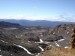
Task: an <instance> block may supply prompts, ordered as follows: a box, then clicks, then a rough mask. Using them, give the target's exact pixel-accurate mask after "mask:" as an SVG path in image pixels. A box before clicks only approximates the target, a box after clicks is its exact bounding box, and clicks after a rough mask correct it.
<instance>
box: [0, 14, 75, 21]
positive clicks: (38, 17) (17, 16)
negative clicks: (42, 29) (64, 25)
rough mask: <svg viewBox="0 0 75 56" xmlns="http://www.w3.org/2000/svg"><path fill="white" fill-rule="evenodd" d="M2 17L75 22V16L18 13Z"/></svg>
mask: <svg viewBox="0 0 75 56" xmlns="http://www.w3.org/2000/svg"><path fill="white" fill-rule="evenodd" d="M0 19H17V20H20V19H27V20H49V21H63V22H75V17H57V18H48V17H44V16H43V17H42V16H34V15H16V16H0Z"/></svg>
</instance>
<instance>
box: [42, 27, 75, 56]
mask: <svg viewBox="0 0 75 56" xmlns="http://www.w3.org/2000/svg"><path fill="white" fill-rule="evenodd" d="M41 56H75V28H74V29H73V34H72V37H71V40H70V43H69V47H68V48H61V47H54V46H48V47H47V48H46V50H45V52H42V53H41Z"/></svg>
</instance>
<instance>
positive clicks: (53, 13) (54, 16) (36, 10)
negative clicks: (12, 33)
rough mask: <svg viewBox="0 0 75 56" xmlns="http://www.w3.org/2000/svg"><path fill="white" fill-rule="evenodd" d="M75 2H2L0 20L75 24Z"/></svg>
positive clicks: (50, 0) (59, 0) (40, 0)
mask: <svg viewBox="0 0 75 56" xmlns="http://www.w3.org/2000/svg"><path fill="white" fill-rule="evenodd" d="M74 2H75V0H0V19H17V20H19V19H24V20H48V21H68V22H75V11H74V10H75V7H74V5H75V3H74Z"/></svg>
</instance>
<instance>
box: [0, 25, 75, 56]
mask: <svg viewBox="0 0 75 56" xmlns="http://www.w3.org/2000/svg"><path fill="white" fill-rule="evenodd" d="M6 25H7V24H6ZM74 26H75V25H74V24H63V25H58V26H56V27H43V26H32V27H24V26H20V25H19V26H18V27H15V26H14V27H12V26H11V27H2V26H1V27H0V55H1V56H39V55H40V53H41V52H44V51H45V49H46V47H47V46H55V47H62V48H68V45H69V44H68V43H69V41H70V39H71V35H72V31H73V28H74Z"/></svg>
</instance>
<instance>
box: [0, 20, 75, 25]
mask: <svg viewBox="0 0 75 56" xmlns="http://www.w3.org/2000/svg"><path fill="white" fill-rule="evenodd" d="M0 21H5V22H10V23H18V24H20V25H22V26H56V25H59V24H75V22H61V21H47V20H36V21H31V20H15V19H0Z"/></svg>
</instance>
